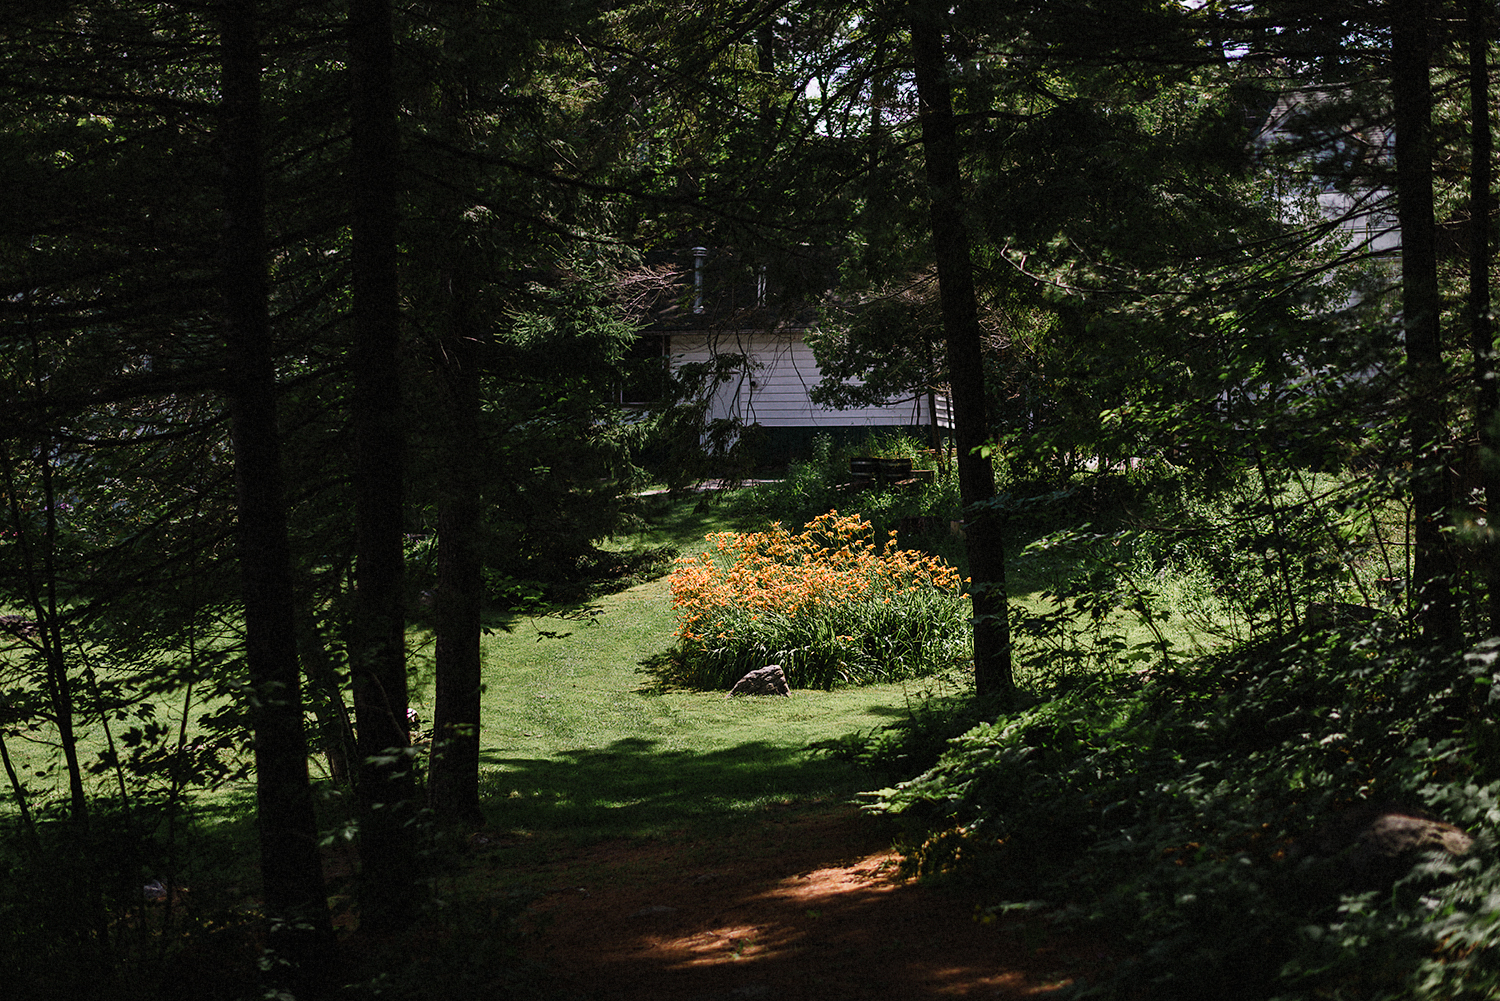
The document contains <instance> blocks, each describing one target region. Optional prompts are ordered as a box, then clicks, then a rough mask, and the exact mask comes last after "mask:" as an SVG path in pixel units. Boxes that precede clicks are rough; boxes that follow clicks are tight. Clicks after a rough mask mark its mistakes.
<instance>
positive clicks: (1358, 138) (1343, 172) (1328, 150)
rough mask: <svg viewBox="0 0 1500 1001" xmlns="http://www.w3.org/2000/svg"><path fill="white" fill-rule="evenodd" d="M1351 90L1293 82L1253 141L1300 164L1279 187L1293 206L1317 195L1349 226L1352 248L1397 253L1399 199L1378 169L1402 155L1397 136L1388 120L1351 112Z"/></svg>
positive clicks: (1327, 217) (1330, 217) (1330, 215)
mask: <svg viewBox="0 0 1500 1001" xmlns="http://www.w3.org/2000/svg"><path fill="white" fill-rule="evenodd" d="M1344 97H1345V95H1342V94H1335V93H1331V92H1330V91H1329V90H1328V89H1327V88H1324V87H1293V88H1288V89H1286V90H1284V91H1282V92H1281V94H1280V95H1279V96H1278V97H1277V99H1276V102H1275V103H1274V104H1273V105H1272V107H1271V109H1270V111H1269V113H1268V114H1267V115H1266V117H1265V120H1264V121H1263V122H1262V124H1261V125H1260V127H1259V128H1258V129H1257V130H1256V133H1255V135H1254V137H1253V139H1252V143H1253V145H1254V146H1255V147H1256V149H1257V150H1258V151H1260V152H1261V154H1262V155H1264V156H1266V157H1273V156H1274V157H1277V158H1278V159H1281V160H1282V161H1283V162H1284V163H1285V164H1286V165H1287V166H1288V167H1290V168H1292V173H1291V176H1292V178H1293V180H1292V181H1291V182H1289V184H1288V186H1287V187H1286V188H1285V189H1283V190H1282V191H1281V192H1280V193H1279V197H1280V199H1281V201H1282V202H1283V203H1284V204H1285V205H1286V206H1287V209H1288V211H1296V210H1297V207H1298V206H1300V205H1301V204H1303V203H1304V201H1305V199H1307V198H1308V197H1309V196H1311V197H1312V198H1313V199H1314V200H1315V201H1316V203H1317V207H1318V210H1319V212H1320V213H1321V215H1322V217H1323V220H1324V221H1326V222H1327V223H1329V224H1330V225H1331V226H1333V227H1334V228H1335V229H1336V230H1337V231H1339V232H1342V233H1344V234H1347V237H1346V239H1345V241H1344V247H1345V250H1346V251H1347V252H1349V253H1351V254H1352V255H1356V256H1358V255H1382V256H1383V255H1393V254H1396V253H1398V252H1399V251H1400V250H1401V229H1400V225H1399V223H1398V222H1397V219H1396V212H1395V204H1394V203H1395V199H1394V197H1393V195H1392V192H1391V191H1390V190H1389V189H1387V188H1385V187H1384V186H1382V185H1381V184H1380V183H1379V182H1378V178H1377V176H1376V175H1377V174H1378V172H1379V170H1380V169H1381V168H1382V167H1384V168H1389V166H1390V164H1391V163H1392V162H1393V161H1394V152H1395V146H1394V142H1395V137H1394V135H1393V133H1392V132H1391V130H1390V129H1389V128H1388V127H1387V126H1385V125H1382V124H1368V123H1362V122H1359V121H1356V120H1353V116H1352V115H1348V114H1344V113H1343V112H1346V111H1348V108H1347V107H1346V105H1347V102H1346V101H1345V100H1344Z"/></svg>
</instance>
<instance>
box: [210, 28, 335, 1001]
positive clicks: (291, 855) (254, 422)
mask: <svg viewBox="0 0 1500 1001" xmlns="http://www.w3.org/2000/svg"><path fill="white" fill-rule="evenodd" d="M222 17H223V25H222V30H223V140H224V141H223V148H224V249H223V282H224V318H225V335H226V338H227V341H228V346H229V358H228V361H229V379H230V395H229V409H230V421H231V436H232V438H233V443H234V471H235V497H236V502H237V505H238V519H237V525H238V533H239V559H240V573H241V580H242V590H243V594H244V602H245V660H246V663H247V665H248V667H249V672H250V686H251V691H252V696H251V698H252V704H251V721H252V726H253V728H254V731H255V789H256V807H257V816H258V822H259V823H258V826H259V831H260V856H261V880H262V883H263V886H264V891H265V905H266V911H267V915H268V917H269V918H270V925H269V938H268V943H269V950H270V952H271V953H272V955H273V959H274V962H273V964H272V966H271V967H270V970H269V977H270V979H271V981H272V983H273V985H274V986H276V987H287V988H291V989H293V990H294V991H295V992H297V993H301V991H302V989H316V988H315V986H314V985H316V984H317V983H318V982H319V981H320V980H322V978H323V975H324V974H325V973H326V969H325V964H326V963H327V960H328V957H329V956H330V955H331V953H332V943H333V928H332V925H331V924H330V922H329V919H328V908H327V903H326V897H325V895H324V889H323V871H322V864H321V862H320V860H319V857H318V837H317V822H316V819H315V817H314V814H313V802H312V791H311V787H310V785H309V782H308V777H307V741H306V737H305V735H304V733H303V730H302V696H301V687H300V677H299V672H298V668H297V644H296V634H295V632H294V627H293V607H294V606H293V597H292V577H291V556H290V547H289V545H288V542H287V524H286V507H285V501H284V499H283V496H282V485H281V446H280V441H279V438H278V434H277V426H276V377H275V370H274V368H273V364H272V355H271V330H270V318H269V309H268V305H267V295H268V284H267V276H266V263H265V246H266V234H265V183H264V177H263V174H262V170H261V139H260V60H261V51H260V43H259V40H258V38H257V34H256V25H255V2H254V0H223V7H222Z"/></svg>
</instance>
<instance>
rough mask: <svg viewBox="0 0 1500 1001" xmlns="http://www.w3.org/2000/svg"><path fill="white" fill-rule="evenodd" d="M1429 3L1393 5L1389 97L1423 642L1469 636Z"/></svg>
mask: <svg viewBox="0 0 1500 1001" xmlns="http://www.w3.org/2000/svg"><path fill="white" fill-rule="evenodd" d="M1429 30H1430V16H1429V13H1428V0H1392V4H1391V98H1392V102H1393V104H1394V112H1395V115H1394V118H1395V129H1396V200H1397V212H1398V219H1399V221H1400V225H1401V311H1402V323H1403V326H1404V328H1405V332H1406V369H1407V391H1408V393H1409V394H1410V411H1409V416H1408V423H1407V427H1408V430H1409V432H1410V435H1411V448H1412V473H1413V484H1412V504H1413V509H1414V516H1415V522H1416V527H1415V533H1414V534H1415V539H1414V543H1415V545H1414V551H1413V566H1412V577H1413V580H1412V589H1413V594H1414V595H1415V598H1416V604H1415V614H1416V621H1417V625H1418V626H1419V627H1420V629H1421V632H1422V637H1423V639H1424V640H1426V641H1427V642H1430V643H1434V644H1438V645H1442V646H1452V645H1455V644H1457V643H1459V642H1460V641H1461V639H1462V637H1461V633H1460V625H1459V620H1458V607H1457V605H1456V604H1455V603H1454V601H1453V594H1452V587H1453V573H1454V560H1453V552H1452V549H1451V547H1450V546H1449V544H1448V541H1447V539H1445V538H1444V536H1443V532H1442V528H1443V520H1444V518H1446V517H1447V514H1448V508H1449V501H1450V496H1449V495H1450V491H1449V488H1448V478H1447V475H1446V473H1445V470H1444V457H1443V444H1442V443H1443V441H1444V440H1445V439H1446V438H1447V408H1446V406H1445V405H1444V394H1445V385H1444V383H1445V380H1446V376H1447V371H1446V368H1445V366H1444V364H1443V348H1442V329H1441V312H1440V311H1441V308H1442V301H1441V297H1440V294H1439V290H1438V278H1437V226H1436V223H1435V221H1434V217H1433V204H1432V83H1431V77H1430V61H1431V51H1430V41H1429V37H1428V32H1429Z"/></svg>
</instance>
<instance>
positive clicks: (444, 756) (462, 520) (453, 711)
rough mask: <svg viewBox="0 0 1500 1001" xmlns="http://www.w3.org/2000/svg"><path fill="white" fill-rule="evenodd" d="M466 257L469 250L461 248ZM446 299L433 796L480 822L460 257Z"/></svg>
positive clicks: (474, 558)
mask: <svg viewBox="0 0 1500 1001" xmlns="http://www.w3.org/2000/svg"><path fill="white" fill-rule="evenodd" d="M455 249H456V252H457V254H458V255H460V257H462V256H463V255H464V254H465V253H466V252H467V248H465V247H462V246H460V247H457V248H455ZM442 278H443V285H444V288H443V294H444V298H445V299H446V300H447V304H448V323H447V333H446V336H445V337H444V338H443V342H442V344H441V346H440V347H441V355H442V357H441V358H440V359H439V375H440V383H441V386H442V392H443V396H444V404H445V406H444V409H445V410H446V414H445V415H444V416H445V420H444V424H445V428H444V439H445V441H444V447H443V455H442V461H441V467H442V468H441V472H440V474H439V475H440V477H441V484H440V492H439V497H438V557H437V572H438V584H437V654H436V656H437V684H436V692H435V695H434V702H435V704H434V706H433V724H432V763H431V766H430V769H429V772H428V783H427V798H428V803H429V804H430V805H431V806H432V809H433V812H434V814H436V816H437V817H438V819H439V820H443V821H447V822H451V823H467V824H480V823H483V822H484V814H483V813H482V812H481V811H480V809H479V710H480V697H479V696H480V658H479V635H480V629H481V622H480V613H481V608H482V603H483V598H484V581H483V571H482V563H481V560H480V553H479V528H480V515H481V510H482V509H481V506H480V498H479V493H480V485H479V482H478V477H476V476H475V475H474V468H475V449H476V447H477V443H478V441H479V409H480V398H479V340H478V338H479V332H478V330H477V329H475V328H476V324H475V322H474V314H473V308H472V305H471V303H470V301H469V295H468V288H469V281H468V278H467V269H465V268H464V267H463V263H462V261H460V262H459V264H458V265H457V266H456V267H454V268H451V269H448V270H447V271H446V272H445V273H444V274H443V276H442Z"/></svg>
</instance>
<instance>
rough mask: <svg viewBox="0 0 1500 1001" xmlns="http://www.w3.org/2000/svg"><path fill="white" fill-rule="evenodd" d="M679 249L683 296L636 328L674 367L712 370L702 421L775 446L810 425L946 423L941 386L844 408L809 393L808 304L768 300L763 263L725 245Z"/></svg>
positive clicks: (812, 365)
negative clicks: (758, 265)
mask: <svg viewBox="0 0 1500 1001" xmlns="http://www.w3.org/2000/svg"><path fill="white" fill-rule="evenodd" d="M687 253H688V254H691V257H690V258H689V260H690V261H691V264H690V265H689V266H688V267H685V268H683V272H684V274H691V275H692V295H691V299H690V300H689V299H688V298H686V297H684V298H683V299H682V300H680V302H679V304H678V306H677V308H676V309H675V310H666V311H663V312H662V314H661V315H660V316H659V318H658V319H657V321H656V322H655V323H653V324H652V325H651V326H650V327H648V328H647V329H646V331H645V332H643V334H642V338H643V350H644V351H647V352H650V353H651V354H659V355H660V356H661V357H662V359H663V362H664V364H666V365H667V366H669V367H670V369H671V370H672V371H673V372H683V371H685V370H687V369H688V367H689V366H701V367H702V369H703V370H705V371H713V372H717V373H718V377H717V378H715V379H712V380H710V381H709V383H707V384H706V385H705V386H704V393H705V395H706V402H707V412H706V415H705V421H706V422H714V421H726V420H727V421H733V422H736V423H738V424H739V425H741V426H744V427H751V426H755V427H758V428H759V429H760V437H761V438H762V439H763V440H764V441H765V442H766V443H767V446H768V448H769V449H770V451H771V452H773V453H774V454H778V455H786V454H795V453H797V452H800V451H803V450H805V447H806V445H807V444H808V443H809V442H810V441H811V438H812V436H813V435H815V434H818V433H830V434H833V435H835V436H857V435H859V434H861V433H862V432H863V431H865V430H871V431H873V430H878V429H893V430H894V429H897V428H906V429H909V430H911V431H912V432H913V433H914V434H919V435H921V436H922V437H923V438H924V439H925V438H926V437H927V436H928V435H930V434H931V433H932V429H933V427H934V425H936V427H938V428H939V429H946V428H951V427H952V419H951V415H950V412H949V406H948V398H947V396H946V394H941V393H932V394H929V393H927V392H925V391H924V392H913V393H912V394H911V395H909V396H905V397H901V398H897V399H891V400H887V401H886V402H884V403H883V404H880V405H876V406H864V407H853V408H849V409H844V410H836V409H832V408H829V407H825V406H821V405H819V404H817V403H814V402H813V400H812V390H813V388H814V387H815V386H817V385H818V383H819V382H820V381H821V380H822V378H823V375H822V372H821V371H820V370H819V368H818V363H817V359H816V358H815V357H814V356H813V351H812V348H811V347H810V346H809V345H808V343H807V337H808V335H809V334H810V333H812V332H813V331H815V330H816V329H817V326H816V324H817V318H816V313H815V311H814V310H813V309H811V308H810V307H808V306H806V305H804V304H801V303H798V302H792V303H786V302H777V301H775V300H776V296H775V289H774V283H770V284H771V287H770V288H768V282H767V279H766V275H765V272H764V270H763V269H752V268H747V267H745V266H743V265H741V264H740V262H738V261H737V260H736V257H735V255H734V254H733V253H732V252H717V253H716V252H711V251H709V250H707V249H706V248H702V247H697V248H693V249H692V250H691V251H689V252H687ZM682 256H686V255H682ZM683 263H684V264H686V263H687V262H686V261H684V262H683ZM689 268H690V270H689ZM686 287H687V284H686V281H684V290H686ZM622 402H623V403H625V404H626V405H631V404H632V403H635V402H637V401H632V400H629V399H623V400H622ZM641 402H644V401H641Z"/></svg>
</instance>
